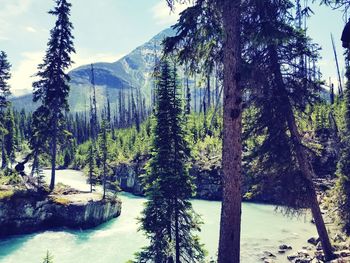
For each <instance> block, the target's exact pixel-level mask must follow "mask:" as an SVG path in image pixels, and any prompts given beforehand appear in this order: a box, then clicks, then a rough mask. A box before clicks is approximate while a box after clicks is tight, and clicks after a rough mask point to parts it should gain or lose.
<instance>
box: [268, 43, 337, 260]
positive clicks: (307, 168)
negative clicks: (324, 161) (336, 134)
mask: <svg viewBox="0 0 350 263" xmlns="http://www.w3.org/2000/svg"><path fill="white" fill-rule="evenodd" d="M269 53H270V59H271V66H272V68H273V74H274V76H275V81H276V84H277V89H278V90H277V92H278V93H277V94H275V95H277V96H276V97H280V99H281V100H282V102H283V103H282V105H284V109H283V111H284V113H285V114H286V120H287V124H288V129H289V131H290V134H291V139H292V143H293V146H294V149H295V154H296V158H297V161H298V164H299V168H300V171H301V172H302V174H303V176H304V177H305V178H306V179H307V181H308V182H309V185H308V186H309V187H308V188H309V200H308V203H309V205H310V208H311V212H312V216H313V218H314V220H315V224H316V228H317V232H318V235H319V237H320V239H321V243H322V248H323V252H324V254H325V257H326V260H327V261H329V260H332V259H333V258H334V255H333V249H332V245H331V243H330V240H329V237H328V233H327V229H326V226H325V223H324V220H323V218H322V213H321V210H320V207H319V204H318V201H317V194H316V190H315V186H314V183H313V181H312V179H313V178H314V177H315V174H314V171H313V168H312V165H311V163H310V161H309V159H308V156H307V153H306V151H305V148H304V146H303V144H302V141H301V135H300V134H299V131H298V127H297V124H296V121H295V116H294V113H293V108H292V105H291V103H290V100H289V97H288V95H287V90H286V87H285V85H284V82H283V77H282V74H281V69H280V65H279V62H278V55H277V51H276V48H275V47H273V46H271V47H270V48H269Z"/></svg>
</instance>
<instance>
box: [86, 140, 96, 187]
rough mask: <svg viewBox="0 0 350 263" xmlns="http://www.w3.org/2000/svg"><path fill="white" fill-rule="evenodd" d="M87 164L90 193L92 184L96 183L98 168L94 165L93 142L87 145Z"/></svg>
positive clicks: (94, 150)
mask: <svg viewBox="0 0 350 263" xmlns="http://www.w3.org/2000/svg"><path fill="white" fill-rule="evenodd" d="M87 161H88V166H89V171H88V173H89V184H90V192H91V193H92V191H93V188H94V186H95V185H96V181H97V176H98V169H97V167H96V149H95V147H94V144H93V143H90V145H89V153H88V160H87Z"/></svg>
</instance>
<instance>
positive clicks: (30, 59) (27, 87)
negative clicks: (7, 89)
mask: <svg viewBox="0 0 350 263" xmlns="http://www.w3.org/2000/svg"><path fill="white" fill-rule="evenodd" d="M21 56H22V58H23V59H22V61H21V62H20V63H19V64H18V66H17V67H16V68H14V69H13V71H12V76H11V79H10V85H11V91H12V94H13V95H15V96H18V95H22V94H24V93H28V92H30V91H31V90H32V83H33V81H34V79H35V78H34V77H32V76H33V75H34V74H35V73H36V72H37V66H38V65H39V64H40V63H41V62H42V59H43V57H44V53H43V52H24V53H22V54H21Z"/></svg>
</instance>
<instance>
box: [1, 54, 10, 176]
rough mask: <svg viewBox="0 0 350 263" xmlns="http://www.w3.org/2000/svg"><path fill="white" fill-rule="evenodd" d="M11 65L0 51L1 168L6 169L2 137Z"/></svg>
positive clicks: (7, 103) (4, 132) (3, 134)
mask: <svg viewBox="0 0 350 263" xmlns="http://www.w3.org/2000/svg"><path fill="white" fill-rule="evenodd" d="M10 69H11V65H10V63H9V62H8V61H7V55H6V53H5V52H4V51H0V143H1V159H2V164H1V168H2V169H4V168H6V167H7V155H6V150H5V145H4V136H5V134H6V133H7V131H6V128H5V127H4V123H5V111H6V108H7V107H8V106H9V101H8V96H9V95H10V86H9V84H8V81H9V79H10V77H11V74H10Z"/></svg>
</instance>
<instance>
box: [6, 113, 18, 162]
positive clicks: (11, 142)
mask: <svg viewBox="0 0 350 263" xmlns="http://www.w3.org/2000/svg"><path fill="white" fill-rule="evenodd" d="M4 122H5V129H6V134H5V136H4V142H3V143H4V149H5V153H6V156H7V158H8V161H9V162H10V164H12V163H14V162H15V153H16V130H15V129H16V127H15V121H14V115H13V111H12V109H11V108H8V109H7V111H6V113H5V120H4ZM6 166H7V164H6Z"/></svg>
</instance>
